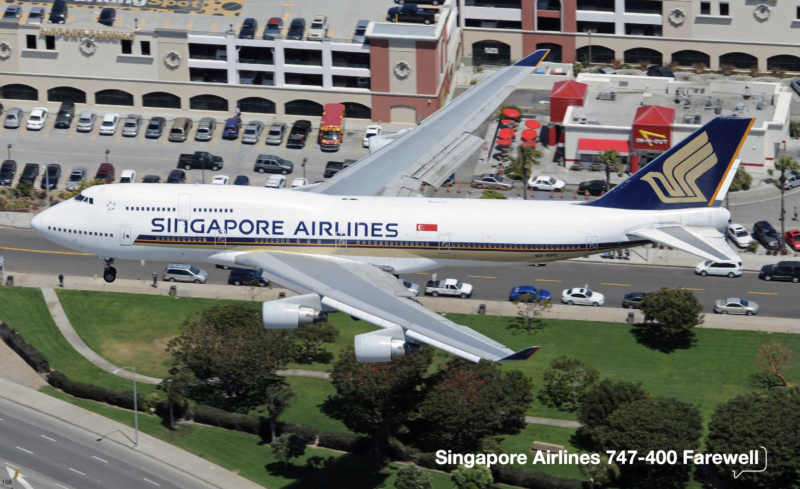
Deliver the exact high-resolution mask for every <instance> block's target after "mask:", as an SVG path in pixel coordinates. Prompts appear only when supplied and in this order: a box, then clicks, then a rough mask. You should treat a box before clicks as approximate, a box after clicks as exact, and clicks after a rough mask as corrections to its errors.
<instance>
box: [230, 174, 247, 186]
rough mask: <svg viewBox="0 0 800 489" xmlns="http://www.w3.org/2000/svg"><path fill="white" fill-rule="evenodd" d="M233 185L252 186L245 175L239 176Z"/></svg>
mask: <svg viewBox="0 0 800 489" xmlns="http://www.w3.org/2000/svg"><path fill="white" fill-rule="evenodd" d="M233 184H234V185H242V186H247V185H250V179H249V178H248V177H246V176H244V175H237V176H236V178H235V179H234V180H233Z"/></svg>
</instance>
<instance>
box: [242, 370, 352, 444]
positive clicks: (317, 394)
mask: <svg viewBox="0 0 800 489" xmlns="http://www.w3.org/2000/svg"><path fill="white" fill-rule="evenodd" d="M286 381H287V382H288V383H289V385H291V386H292V390H293V391H294V392H295V394H296V396H295V397H293V398H292V403H291V405H290V406H289V409H287V410H286V412H285V413H283V415H282V416H281V417H280V419H281V421H285V422H287V423H295V424H304V425H307V426H313V427H315V428H316V429H317V430H319V431H320V432H322V431H342V432H345V433H346V432H348V430H347V428H346V427H345V425H344V423H342V422H341V421H337V420H335V419H331V418H329V417H327V416H325V415H324V414H322V411H320V408H319V406H320V404H322V403H323V401H325V399H327V398H328V396H330V395H333V394H335V393H336V389H334V388H333V385H332V384H331V383H330V381H328V380H325V379H315V378H310V377H286ZM251 414H255V415H259V416H266V414H265V411H264V409H263V408H256V409H254V410H253V411H251Z"/></svg>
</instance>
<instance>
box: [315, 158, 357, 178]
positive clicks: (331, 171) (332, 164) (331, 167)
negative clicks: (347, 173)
mask: <svg viewBox="0 0 800 489" xmlns="http://www.w3.org/2000/svg"><path fill="white" fill-rule="evenodd" d="M353 163H355V161H353V160H346V161H329V162H328V163H327V164H326V165H325V172H324V173H323V174H322V176H323V177H325V178H331V177H332V176H334V175H336V174H337V173H339V172H340V171H342V170H344V169H345V168H347V167H348V166H350V165H352V164H353Z"/></svg>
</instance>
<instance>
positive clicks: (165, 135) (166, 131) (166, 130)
mask: <svg viewBox="0 0 800 489" xmlns="http://www.w3.org/2000/svg"><path fill="white" fill-rule="evenodd" d="M169 131H170V128H169V124H164V133H163V134H162V135H161V137H162V138H164V140H163V141H161V144H167V143H169Z"/></svg>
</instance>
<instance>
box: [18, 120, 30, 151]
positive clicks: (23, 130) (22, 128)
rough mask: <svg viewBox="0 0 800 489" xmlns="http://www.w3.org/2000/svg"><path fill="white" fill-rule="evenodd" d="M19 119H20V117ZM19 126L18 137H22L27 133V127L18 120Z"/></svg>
mask: <svg viewBox="0 0 800 489" xmlns="http://www.w3.org/2000/svg"><path fill="white" fill-rule="evenodd" d="M20 119H22V118H21V117H20ZM19 126H20V130H19V135H20V136H24V135H25V133H26V132H28V125H27V124H25V123H23V122H22V120H20V122H19ZM17 151H19V150H17Z"/></svg>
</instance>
